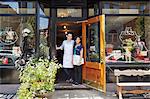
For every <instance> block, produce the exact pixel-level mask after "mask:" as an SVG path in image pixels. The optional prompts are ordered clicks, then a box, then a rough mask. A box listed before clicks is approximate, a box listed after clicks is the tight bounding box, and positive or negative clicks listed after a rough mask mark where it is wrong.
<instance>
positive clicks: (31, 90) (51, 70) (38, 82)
mask: <svg viewBox="0 0 150 99" xmlns="http://www.w3.org/2000/svg"><path fill="white" fill-rule="evenodd" d="M60 67H61V65H60V64H58V63H57V61H55V60H51V61H49V60H48V59H42V58H39V59H30V61H29V62H28V63H27V64H26V65H25V67H24V68H23V69H20V68H19V70H20V75H19V78H20V82H21V85H20V87H19V89H18V91H17V95H18V98H19V99H34V98H48V99H50V97H51V95H52V92H53V91H54V89H55V88H54V87H55V84H54V83H55V77H56V73H57V69H59V68H60Z"/></svg>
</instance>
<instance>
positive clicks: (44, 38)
mask: <svg viewBox="0 0 150 99" xmlns="http://www.w3.org/2000/svg"><path fill="white" fill-rule="evenodd" d="M48 23H49V19H48V18H40V56H44V57H47V58H49V47H48Z"/></svg>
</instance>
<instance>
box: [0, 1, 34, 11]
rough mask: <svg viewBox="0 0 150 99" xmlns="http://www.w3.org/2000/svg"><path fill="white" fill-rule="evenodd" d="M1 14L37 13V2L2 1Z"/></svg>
mask: <svg viewBox="0 0 150 99" xmlns="http://www.w3.org/2000/svg"><path fill="white" fill-rule="evenodd" d="M0 14H35V2H0Z"/></svg>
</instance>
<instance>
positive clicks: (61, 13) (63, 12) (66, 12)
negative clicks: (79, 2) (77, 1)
mask: <svg viewBox="0 0 150 99" xmlns="http://www.w3.org/2000/svg"><path fill="white" fill-rule="evenodd" d="M57 17H82V9H80V8H59V9H57Z"/></svg>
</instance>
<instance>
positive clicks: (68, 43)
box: [56, 33, 74, 82]
mask: <svg viewBox="0 0 150 99" xmlns="http://www.w3.org/2000/svg"><path fill="white" fill-rule="evenodd" d="M66 37H67V40H64V41H63V43H62V45H61V46H60V47H57V46H56V50H59V49H61V50H64V55H63V70H64V72H65V73H66V75H67V77H66V79H65V80H66V81H67V82H73V76H72V75H73V62H72V60H73V45H74V40H72V33H68V34H67V35H66Z"/></svg>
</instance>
